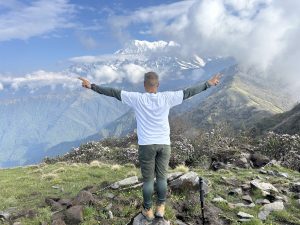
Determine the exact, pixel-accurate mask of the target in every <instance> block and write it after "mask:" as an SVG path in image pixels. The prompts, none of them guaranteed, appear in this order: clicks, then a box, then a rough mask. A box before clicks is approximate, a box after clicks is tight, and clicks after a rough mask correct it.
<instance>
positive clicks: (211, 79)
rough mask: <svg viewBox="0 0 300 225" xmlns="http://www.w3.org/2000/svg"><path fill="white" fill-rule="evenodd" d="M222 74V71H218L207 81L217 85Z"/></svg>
mask: <svg viewBox="0 0 300 225" xmlns="http://www.w3.org/2000/svg"><path fill="white" fill-rule="evenodd" d="M222 75H223V74H221V73H217V74H215V75H214V76H213V77H212V78H210V79H209V80H208V81H207V82H208V83H209V85H211V86H213V85H214V86H216V85H217V84H218V83H219V82H220V79H221V77H222Z"/></svg>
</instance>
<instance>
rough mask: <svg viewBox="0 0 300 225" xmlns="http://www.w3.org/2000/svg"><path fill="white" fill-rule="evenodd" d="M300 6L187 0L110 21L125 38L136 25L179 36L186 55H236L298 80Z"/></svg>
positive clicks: (277, 0)
mask: <svg viewBox="0 0 300 225" xmlns="http://www.w3.org/2000/svg"><path fill="white" fill-rule="evenodd" d="M299 11H300V1H294V0H285V1H281V0H186V1H180V2H176V3H172V4H168V5H160V6H156V7H149V8H144V9H140V10H137V11H135V12H133V13H131V14H130V15H127V16H121V17H120V16H119V17H115V18H113V19H111V24H112V27H113V29H114V31H115V33H116V34H118V35H120V36H122V37H124V36H126V35H127V36H128V35H130V33H128V32H129V31H130V30H132V29H133V27H135V28H139V29H140V30H141V31H140V33H143V32H144V33H147V34H148V35H151V36H152V37H156V38H157V39H163V40H169V41H170V40H174V41H176V42H177V43H179V44H180V45H181V46H182V52H181V53H182V54H183V55H191V54H194V53H198V54H199V55H201V56H207V57H209V56H233V57H234V58H235V59H236V60H237V62H239V63H240V64H241V65H243V66H246V67H249V66H251V67H252V66H255V67H256V68H258V69H259V70H262V71H265V72H267V73H269V74H272V75H274V76H275V75H278V76H281V77H285V78H287V79H289V80H295V79H297V78H298V79H299V75H298V74H299V72H300V68H299V66H298V65H299V63H297V61H298V59H299V56H300V45H299V37H300V16H299ZM140 27H142V28H140ZM298 83H300V82H298Z"/></svg>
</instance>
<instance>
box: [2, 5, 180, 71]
mask: <svg viewBox="0 0 300 225" xmlns="http://www.w3.org/2000/svg"><path fill="white" fill-rule="evenodd" d="M172 2H176V1H170V0H163V1H162V0H143V1H142V0H139V1H136V0H116V1H112V0H101V1H95V0H69V1H68V0H53V1H49V0H34V1H28V0H0V30H2V31H0V59H1V60H0V74H8V75H12V76H13V75H21V74H25V73H29V72H31V71H35V70H39V69H44V70H51V71H57V70H61V69H63V68H65V62H66V60H68V58H71V57H75V56H81V55H99V54H103V53H112V52H114V51H115V50H117V49H119V48H120V47H121V46H122V41H121V40H120V37H116V36H115V35H114V31H112V29H111V25H110V24H109V22H108V21H109V20H110V18H111V17H115V16H121V15H130V14H131V13H132V12H134V11H136V10H139V9H143V8H147V7H151V6H156V5H159V4H169V3H172ZM130 29H131V31H130V32H132V33H133V34H134V35H135V38H137V39H149V40H151V37H149V35H142V34H140V33H139V32H138V31H137V30H135V29H139V27H138V26H137V27H131V28H130Z"/></svg>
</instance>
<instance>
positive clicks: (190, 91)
mask: <svg viewBox="0 0 300 225" xmlns="http://www.w3.org/2000/svg"><path fill="white" fill-rule="evenodd" d="M221 77H222V75H221V74H220V73H218V74H216V75H214V76H213V77H212V78H211V79H209V80H208V81H205V82H204V83H200V84H197V85H195V86H192V87H189V88H186V89H184V90H183V100H185V99H188V98H190V97H192V96H194V95H196V94H199V93H200V92H202V91H205V90H206V89H207V88H210V87H211V86H213V85H214V86H215V85H217V84H218V83H219V82H220V78H221Z"/></svg>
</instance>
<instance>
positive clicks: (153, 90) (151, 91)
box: [146, 88, 157, 94]
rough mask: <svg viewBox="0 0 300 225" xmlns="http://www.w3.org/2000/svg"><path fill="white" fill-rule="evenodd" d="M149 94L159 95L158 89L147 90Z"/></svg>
mask: <svg viewBox="0 0 300 225" xmlns="http://www.w3.org/2000/svg"><path fill="white" fill-rule="evenodd" d="M146 92H147V93H152V94H156V93H157V88H147V89H146Z"/></svg>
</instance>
